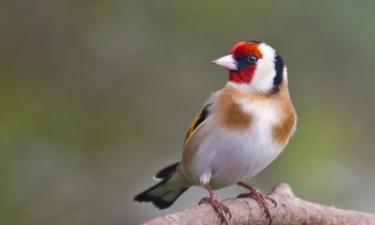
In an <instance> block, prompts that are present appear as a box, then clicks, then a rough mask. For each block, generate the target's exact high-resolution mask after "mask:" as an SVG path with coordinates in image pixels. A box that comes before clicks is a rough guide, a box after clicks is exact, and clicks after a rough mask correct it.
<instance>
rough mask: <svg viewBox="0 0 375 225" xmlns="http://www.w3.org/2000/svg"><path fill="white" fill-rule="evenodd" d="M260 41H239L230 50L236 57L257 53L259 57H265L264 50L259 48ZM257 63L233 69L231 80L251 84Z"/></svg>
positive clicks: (230, 75)
mask: <svg viewBox="0 0 375 225" xmlns="http://www.w3.org/2000/svg"><path fill="white" fill-rule="evenodd" d="M258 47H259V43H256V42H245V41H242V42H239V43H237V44H236V45H234V47H233V48H232V49H231V50H230V53H231V54H232V55H233V57H234V58H239V57H244V56H248V55H255V56H257V57H258V58H259V59H261V58H262V57H263V54H262V52H261V51H260V50H259V49H258ZM255 69H256V64H249V65H246V66H242V67H241V68H239V70H231V71H230V74H229V80H230V81H232V82H235V83H245V84H249V83H250V82H251V80H252V79H253V76H254V72H255Z"/></svg>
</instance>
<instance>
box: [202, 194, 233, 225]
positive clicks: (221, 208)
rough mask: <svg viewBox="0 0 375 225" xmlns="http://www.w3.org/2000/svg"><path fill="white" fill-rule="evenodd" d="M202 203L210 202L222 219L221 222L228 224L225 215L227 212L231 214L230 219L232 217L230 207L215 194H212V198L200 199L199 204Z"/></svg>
mask: <svg viewBox="0 0 375 225" xmlns="http://www.w3.org/2000/svg"><path fill="white" fill-rule="evenodd" d="M200 204H210V205H211V206H212V207H213V208H214V210H215V212H216V214H217V216H218V217H219V218H220V220H221V223H224V224H226V225H228V224H229V223H228V220H227V218H226V217H225V215H226V214H229V219H231V218H232V213H231V212H230V210H229V208H228V207H227V206H226V205H224V204H223V203H222V202H221V201H220V200H219V199H218V198H217V197H216V195H215V196H212V197H210V198H208V197H207V198H202V199H201V200H200V201H199V205H200Z"/></svg>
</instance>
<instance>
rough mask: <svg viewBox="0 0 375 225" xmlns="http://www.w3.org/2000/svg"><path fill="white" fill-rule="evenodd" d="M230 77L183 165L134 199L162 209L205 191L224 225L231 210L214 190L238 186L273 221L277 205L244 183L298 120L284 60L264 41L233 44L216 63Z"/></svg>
mask: <svg viewBox="0 0 375 225" xmlns="http://www.w3.org/2000/svg"><path fill="white" fill-rule="evenodd" d="M212 62H213V63H214V64H216V65H219V66H221V67H224V68H226V69H227V70H228V71H229V79H228V82H227V83H226V85H225V86H224V88H223V89H221V90H219V91H216V92H215V93H213V94H211V96H210V97H209V98H208V100H207V101H206V103H205V104H204V106H203V109H202V111H201V112H200V113H199V114H198V115H197V116H196V117H195V119H194V120H193V122H192V123H191V125H190V128H189V130H188V132H187V135H186V137H185V141H184V145H183V153H182V159H181V161H179V162H177V163H174V164H172V165H170V166H168V167H166V168H164V169H162V170H161V171H160V172H158V173H157V174H156V175H155V178H156V179H160V181H159V183H157V184H156V185H154V186H153V187H151V188H149V189H147V190H146V191H144V192H142V193H140V194H138V195H137V196H135V198H134V200H136V201H139V202H152V203H153V204H154V205H155V206H156V207H158V208H159V209H164V208H167V207H169V206H170V205H172V204H173V202H174V201H175V200H176V199H177V198H178V197H179V196H180V195H181V194H182V193H183V192H184V191H186V190H187V189H188V188H189V187H191V186H193V185H198V186H202V187H204V188H205V189H207V191H208V192H209V196H210V197H209V198H203V199H202V200H201V202H200V203H209V204H211V205H212V207H213V209H214V210H215V211H216V213H217V214H218V216H219V217H220V219H221V221H222V222H225V223H228V220H227V218H226V214H229V219H230V217H231V214H230V210H229V209H228V207H226V206H225V205H224V204H223V203H222V202H221V201H220V200H219V198H218V197H217V195H216V194H215V193H214V191H213V190H214V189H219V188H223V187H226V186H230V185H233V184H237V185H239V186H241V187H244V188H246V189H248V190H249V193H247V194H241V195H239V197H250V198H253V199H255V200H256V201H257V202H258V203H259V204H260V206H261V207H263V208H264V210H265V213H266V215H267V217H268V218H269V219H270V223H271V221H272V219H271V214H270V211H269V208H268V204H267V201H266V200H269V201H271V202H272V203H274V204H275V206H276V202H275V201H274V200H273V199H272V198H270V197H268V196H266V195H264V194H262V193H261V192H260V191H259V190H258V189H257V188H255V187H254V186H251V185H248V184H246V183H245V181H247V180H249V179H250V178H252V177H254V176H255V175H257V174H258V173H259V172H260V171H262V170H263V169H264V168H265V167H266V166H268V165H269V164H270V163H271V162H272V161H273V160H274V159H276V157H277V156H278V155H279V154H280V153H281V152H282V151H283V149H284V148H285V146H286V145H287V143H288V140H289V138H290V137H291V135H292V134H293V132H294V130H295V127H296V120H297V116H296V113H295V110H294V107H293V104H292V102H291V99H290V96H289V91H288V79H287V69H286V66H285V64H284V61H283V59H282V58H281V56H280V55H279V54H278V53H277V52H276V51H275V50H274V49H273V48H272V47H271V46H269V45H267V44H266V43H264V42H260V41H242V42H239V43H237V44H235V45H234V46H233V47H232V49H231V50H230V53H229V55H227V56H224V57H221V58H219V59H217V60H214V61H212Z"/></svg>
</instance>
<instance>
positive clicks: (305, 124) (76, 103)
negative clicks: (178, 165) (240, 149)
mask: <svg viewBox="0 0 375 225" xmlns="http://www.w3.org/2000/svg"><path fill="white" fill-rule="evenodd" d="M374 11H375V2H374V1H360V2H358V1H357V2H354V1H348V0H344V1H340V0H335V1H331V0H329V1H323V0H322V1H297V0H296V1H291V0H289V1H261V0H258V1H250V0H240V1H232V2H230V1H224V0H223V1H217V0H216V1H213V0H211V1H181V0H168V1H135V0H134V1H128V0H126V1H120V0H107V1H99V0H94V1H74V0H66V1H61V0H60V1H58V0H49V1H47V0H33V1H27V0H20V1H11V0H8V1H6V0H5V1H4V0H2V1H0V102H1V110H0V224H4V225H5V224H7V225H25V224H27V225H50V224H55V225H83V224H90V225H101V224H116V225H120V224H121V225H123V224H137V223H140V222H142V221H146V220H148V219H150V218H153V217H155V216H159V215H164V214H166V213H169V212H173V211H176V210H181V209H185V208H187V207H190V206H192V205H195V204H196V203H197V202H198V201H199V199H200V198H202V197H203V196H205V195H206V192H205V191H203V190H201V189H199V188H192V189H191V190H189V191H188V192H187V193H186V194H185V195H183V196H182V197H181V199H179V200H178V201H177V202H176V204H175V205H174V206H173V207H171V208H170V209H168V210H166V211H159V210H157V209H156V208H154V207H152V206H151V205H149V204H139V203H135V202H133V201H132V198H133V196H134V195H135V194H137V193H138V192H140V191H142V190H143V189H145V188H147V187H148V186H150V185H152V184H154V181H153V180H152V179H151V177H152V176H153V175H154V173H155V172H156V171H158V170H159V169H160V168H162V167H163V166H165V165H167V164H169V163H173V162H175V161H177V160H179V158H180V156H181V146H182V141H183V138H184V135H185V132H186V128H187V126H188V125H189V123H190V121H191V119H192V118H193V116H194V115H195V114H196V113H197V112H198V111H199V110H200V108H201V106H202V104H203V101H204V100H205V99H206V97H207V96H208V95H209V93H210V92H212V91H214V90H217V89H219V88H221V87H222V86H223V85H224V83H225V82H226V79H227V72H226V71H224V70H222V69H220V68H218V67H215V66H214V65H212V64H210V61H211V60H212V59H215V58H217V57H219V56H222V55H224V54H225V53H226V52H227V51H228V50H229V49H230V47H232V45H233V44H234V43H236V42H238V41H240V40H249V39H258V40H264V41H266V42H267V43H269V44H271V45H272V46H274V47H275V48H276V49H277V50H278V51H279V52H280V53H281V55H282V56H283V57H284V59H285V61H286V63H287V65H288V71H289V83H290V91H291V95H292V98H293V101H294V104H295V107H296V110H297V112H298V115H299V124H298V132H297V133H296V134H295V136H294V137H293V139H292V140H291V141H290V143H289V146H288V147H287V150H286V151H285V152H284V153H283V154H282V155H281V156H280V157H279V158H278V159H277V160H276V161H275V162H274V163H273V164H272V165H271V166H270V167H268V168H267V169H266V170H265V171H264V172H262V173H261V174H260V175H259V176H257V177H256V178H255V179H253V180H252V183H253V184H255V185H258V186H259V187H260V188H261V189H262V190H263V191H265V192H268V191H270V189H271V188H272V187H273V185H275V184H276V183H278V182H288V183H290V184H291V185H292V187H293V188H294V191H295V192H296V194H297V195H298V196H301V197H303V198H306V199H308V200H312V201H316V202H320V203H324V204H334V205H336V206H337V207H344V208H352V209H355V210H362V211H367V212H374V211H375V204H374V202H375V188H374V187H375V174H374V170H375V163H374V159H375V150H374V146H375V139H374V134H375V119H374V110H375V103H374V94H373V88H374V82H375V78H374V75H375V74H374V71H375V63H374V60H375V45H374V40H375V29H374V22H375V13H374ZM240 191H241V190H240V189H238V188H236V187H230V188H226V189H223V190H222V191H219V194H220V196H221V197H222V198H226V197H230V196H234V195H237V194H238V193H239V192H240Z"/></svg>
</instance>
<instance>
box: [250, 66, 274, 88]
mask: <svg viewBox="0 0 375 225" xmlns="http://www.w3.org/2000/svg"><path fill="white" fill-rule="evenodd" d="M275 75H276V71H275V68H274V64H273V62H272V61H269V60H266V59H261V60H259V62H258V65H257V69H256V70H255V73H254V77H253V80H252V81H251V83H250V88H251V89H252V90H254V91H267V90H270V89H271V88H272V86H273V78H274V77H275Z"/></svg>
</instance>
